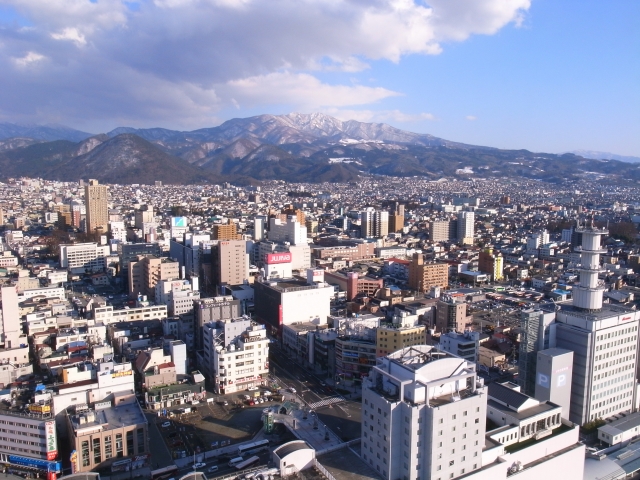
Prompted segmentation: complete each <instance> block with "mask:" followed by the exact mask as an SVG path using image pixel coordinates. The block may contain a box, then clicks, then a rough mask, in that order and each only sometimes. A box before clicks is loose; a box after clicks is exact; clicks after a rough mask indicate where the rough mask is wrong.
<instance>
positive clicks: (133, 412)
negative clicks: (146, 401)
mask: <svg viewBox="0 0 640 480" xmlns="http://www.w3.org/2000/svg"><path fill="white" fill-rule="evenodd" d="M66 413H67V417H66V418H67V426H68V438H69V443H70V445H69V451H73V450H75V451H76V455H77V456H76V457H75V461H74V460H73V457H72V463H73V465H72V468H74V469H75V471H76V472H88V471H91V470H94V469H97V468H105V467H111V471H113V472H116V471H122V472H126V471H127V470H129V471H132V470H136V469H138V468H141V467H144V466H148V465H149V459H150V455H149V442H148V441H147V437H148V425H147V419H146V417H145V416H144V413H143V412H142V409H141V408H140V405H138V402H137V401H136V396H135V394H134V393H133V392H130V393H115V394H114V400H113V403H112V402H110V401H105V402H97V403H96V404H95V405H94V408H93V409H90V408H88V406H87V405H84V406H81V405H76V406H75V407H69V410H68V411H67V412H66ZM132 473H133V472H132Z"/></svg>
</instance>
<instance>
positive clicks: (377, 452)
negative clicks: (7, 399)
mask: <svg viewBox="0 0 640 480" xmlns="http://www.w3.org/2000/svg"><path fill="white" fill-rule="evenodd" d="M486 394H487V389H486V387H485V386H484V384H483V381H482V379H480V378H478V377H477V375H476V365H475V363H473V362H469V361H467V360H464V359H462V358H459V357H456V356H454V355H452V354H449V353H446V352H442V351H440V350H438V349H436V348H435V347H432V346H427V345H416V346H413V347H407V348H405V349H402V350H398V351H397V352H394V353H392V354H390V355H389V356H387V357H383V358H380V359H379V360H378V365H376V366H375V367H373V368H372V369H371V372H370V373H369V376H368V377H367V378H366V379H365V380H364V381H363V387H362V439H361V452H362V458H363V460H364V461H365V462H366V463H368V464H369V465H371V467H373V468H374V469H375V470H376V471H377V472H379V474H380V475H381V476H382V477H383V478H387V479H389V480H395V479H399V478H402V479H410V480H413V479H415V480H418V479H434V480H435V479H441V480H444V479H449V478H456V477H459V476H461V475H464V474H467V473H469V472H472V471H474V470H477V469H479V468H480V467H481V466H482V450H483V447H484V445H485V418H486V413H487V395H486Z"/></svg>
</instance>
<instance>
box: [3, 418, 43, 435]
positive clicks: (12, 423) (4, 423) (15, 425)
mask: <svg viewBox="0 0 640 480" xmlns="http://www.w3.org/2000/svg"><path fill="white" fill-rule="evenodd" d="M0 425H11V426H14V427H20V428H30V429H32V430H38V429H39V428H40V426H39V425H34V424H32V423H19V422H12V421H9V420H0ZM0 431H3V432H4V431H5V430H1V429H0ZM11 433H14V432H11ZM18 433H20V432H18Z"/></svg>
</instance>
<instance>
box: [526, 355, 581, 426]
mask: <svg viewBox="0 0 640 480" xmlns="http://www.w3.org/2000/svg"><path fill="white" fill-rule="evenodd" d="M537 356H538V359H537V362H536V388H535V395H534V397H535V398H536V399H537V400H540V401H542V402H552V403H554V404H556V405H560V406H561V407H562V418H566V419H568V418H569V412H570V409H571V376H572V373H573V352H572V351H570V350H564V349H562V348H547V349H546V350H540V351H539V352H538V355H537Z"/></svg>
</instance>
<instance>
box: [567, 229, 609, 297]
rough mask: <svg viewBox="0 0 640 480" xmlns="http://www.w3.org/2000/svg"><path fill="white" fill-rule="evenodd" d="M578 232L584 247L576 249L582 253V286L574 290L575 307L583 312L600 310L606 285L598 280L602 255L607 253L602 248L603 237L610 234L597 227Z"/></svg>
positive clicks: (578, 230) (577, 230)
mask: <svg viewBox="0 0 640 480" xmlns="http://www.w3.org/2000/svg"><path fill="white" fill-rule="evenodd" d="M576 232H578V233H581V234H582V246H581V247H578V248H577V249H576V251H577V252H580V255H581V261H580V265H581V266H580V285H579V286H577V287H574V289H573V305H574V306H575V307H578V308H581V309H583V310H600V309H601V308H602V297H603V293H604V284H603V283H602V282H601V281H600V280H598V274H599V273H600V272H602V271H603V269H602V268H600V254H604V253H607V251H606V250H605V249H603V248H601V246H600V245H601V244H602V239H601V237H602V236H603V235H606V234H607V233H609V232H608V231H607V230H605V229H601V228H596V227H579V228H577V229H576Z"/></svg>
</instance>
